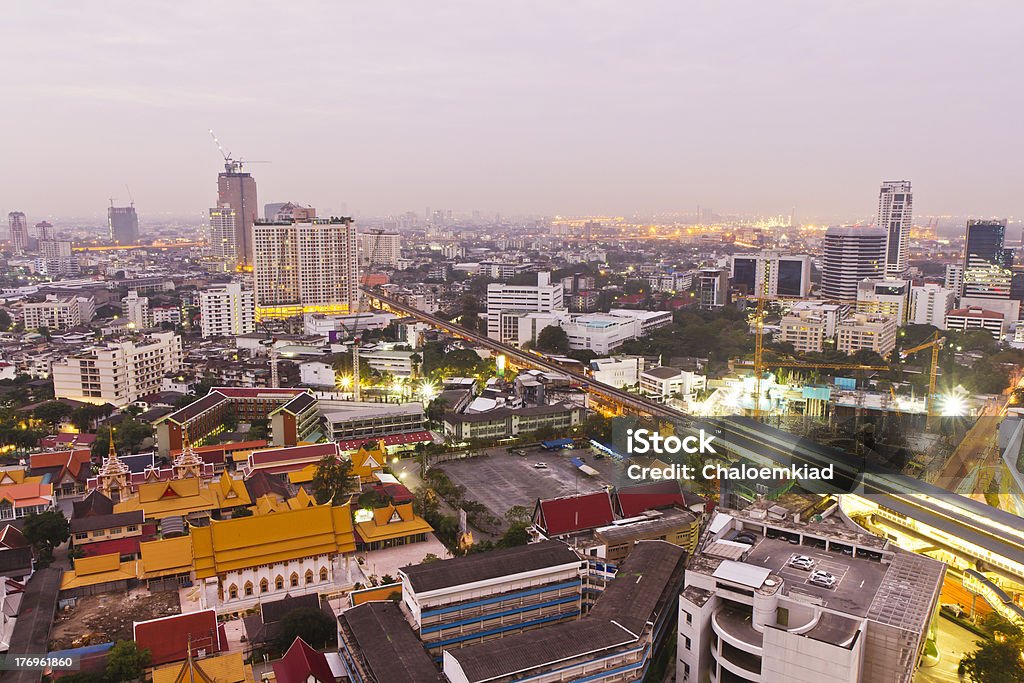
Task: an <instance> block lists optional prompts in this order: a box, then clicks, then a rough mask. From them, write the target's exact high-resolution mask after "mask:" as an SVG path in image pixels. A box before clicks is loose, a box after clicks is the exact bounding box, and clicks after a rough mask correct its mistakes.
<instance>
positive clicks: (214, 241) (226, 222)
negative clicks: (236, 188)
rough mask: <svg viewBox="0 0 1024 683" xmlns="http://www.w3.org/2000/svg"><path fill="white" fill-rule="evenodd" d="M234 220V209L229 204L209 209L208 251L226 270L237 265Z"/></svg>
mask: <svg viewBox="0 0 1024 683" xmlns="http://www.w3.org/2000/svg"><path fill="white" fill-rule="evenodd" d="M235 220H236V217H235V210H234V209H232V208H231V207H230V206H218V207H216V208H213V209H210V253H211V255H212V256H213V258H214V259H216V260H217V261H219V262H220V263H221V264H223V267H224V270H227V271H233V270H235V269H236V268H237V267H238V248H237V246H236V245H235Z"/></svg>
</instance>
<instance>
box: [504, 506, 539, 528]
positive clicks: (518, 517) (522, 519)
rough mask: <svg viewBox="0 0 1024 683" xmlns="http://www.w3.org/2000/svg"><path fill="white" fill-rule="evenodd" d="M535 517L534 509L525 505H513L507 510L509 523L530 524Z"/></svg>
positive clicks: (506, 517) (506, 514) (506, 516)
mask: <svg viewBox="0 0 1024 683" xmlns="http://www.w3.org/2000/svg"><path fill="white" fill-rule="evenodd" d="M532 519H533V510H531V509H530V508H528V507H527V506H525V505H513V506H512V507H510V508H509V509H508V510H506V511H505V520H506V521H508V523H509V524H512V525H515V524H523V525H526V524H529V523H530V520H532Z"/></svg>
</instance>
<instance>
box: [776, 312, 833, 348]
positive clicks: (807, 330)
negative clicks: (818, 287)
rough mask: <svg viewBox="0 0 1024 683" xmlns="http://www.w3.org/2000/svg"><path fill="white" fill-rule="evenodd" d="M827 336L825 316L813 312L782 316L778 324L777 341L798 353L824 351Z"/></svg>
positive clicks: (830, 336) (790, 313) (829, 337)
mask: <svg viewBox="0 0 1024 683" xmlns="http://www.w3.org/2000/svg"><path fill="white" fill-rule="evenodd" d="M837 324H838V323H834V324H833V325H832V331H833V334H832V335H829V334H828V332H829V322H828V319H827V317H826V316H825V315H823V314H822V313H821V312H819V311H814V310H794V311H791V312H789V313H788V314H786V315H784V316H782V320H781V321H780V323H779V341H781V342H783V343H786V344H792V345H793V348H794V349H795V350H796V351H797V352H798V353H818V352H821V351H823V350H824V348H825V346H824V345H825V340H826V339H831V338H832V337H833V336H835V334H834V332H835V325H837Z"/></svg>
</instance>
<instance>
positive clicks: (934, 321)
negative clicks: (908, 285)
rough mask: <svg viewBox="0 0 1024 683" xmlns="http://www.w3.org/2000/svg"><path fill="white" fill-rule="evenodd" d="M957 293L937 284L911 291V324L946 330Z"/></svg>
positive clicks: (915, 288)
mask: <svg viewBox="0 0 1024 683" xmlns="http://www.w3.org/2000/svg"><path fill="white" fill-rule="evenodd" d="M955 301H956V293H955V292H954V291H953V290H952V289H947V288H946V287H940V286H938V285H936V284H926V285H925V286H923V287H914V288H912V289H911V290H910V322H912V323H913V324H915V325H931V326H932V327H937V328H938V329H940V330H944V329H946V314H947V313H948V312H949V311H951V310H952V309H953V304H954V302H955Z"/></svg>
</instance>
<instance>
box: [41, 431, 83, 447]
mask: <svg viewBox="0 0 1024 683" xmlns="http://www.w3.org/2000/svg"><path fill="white" fill-rule="evenodd" d="M95 441H96V435H95V434H79V433H78V432H61V433H60V434H51V435H50V436H44V437H43V438H42V439H40V440H39V445H40V446H42V447H43V448H56V447H57V446H64V447H69V446H91V445H92V444H93V442H95Z"/></svg>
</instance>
